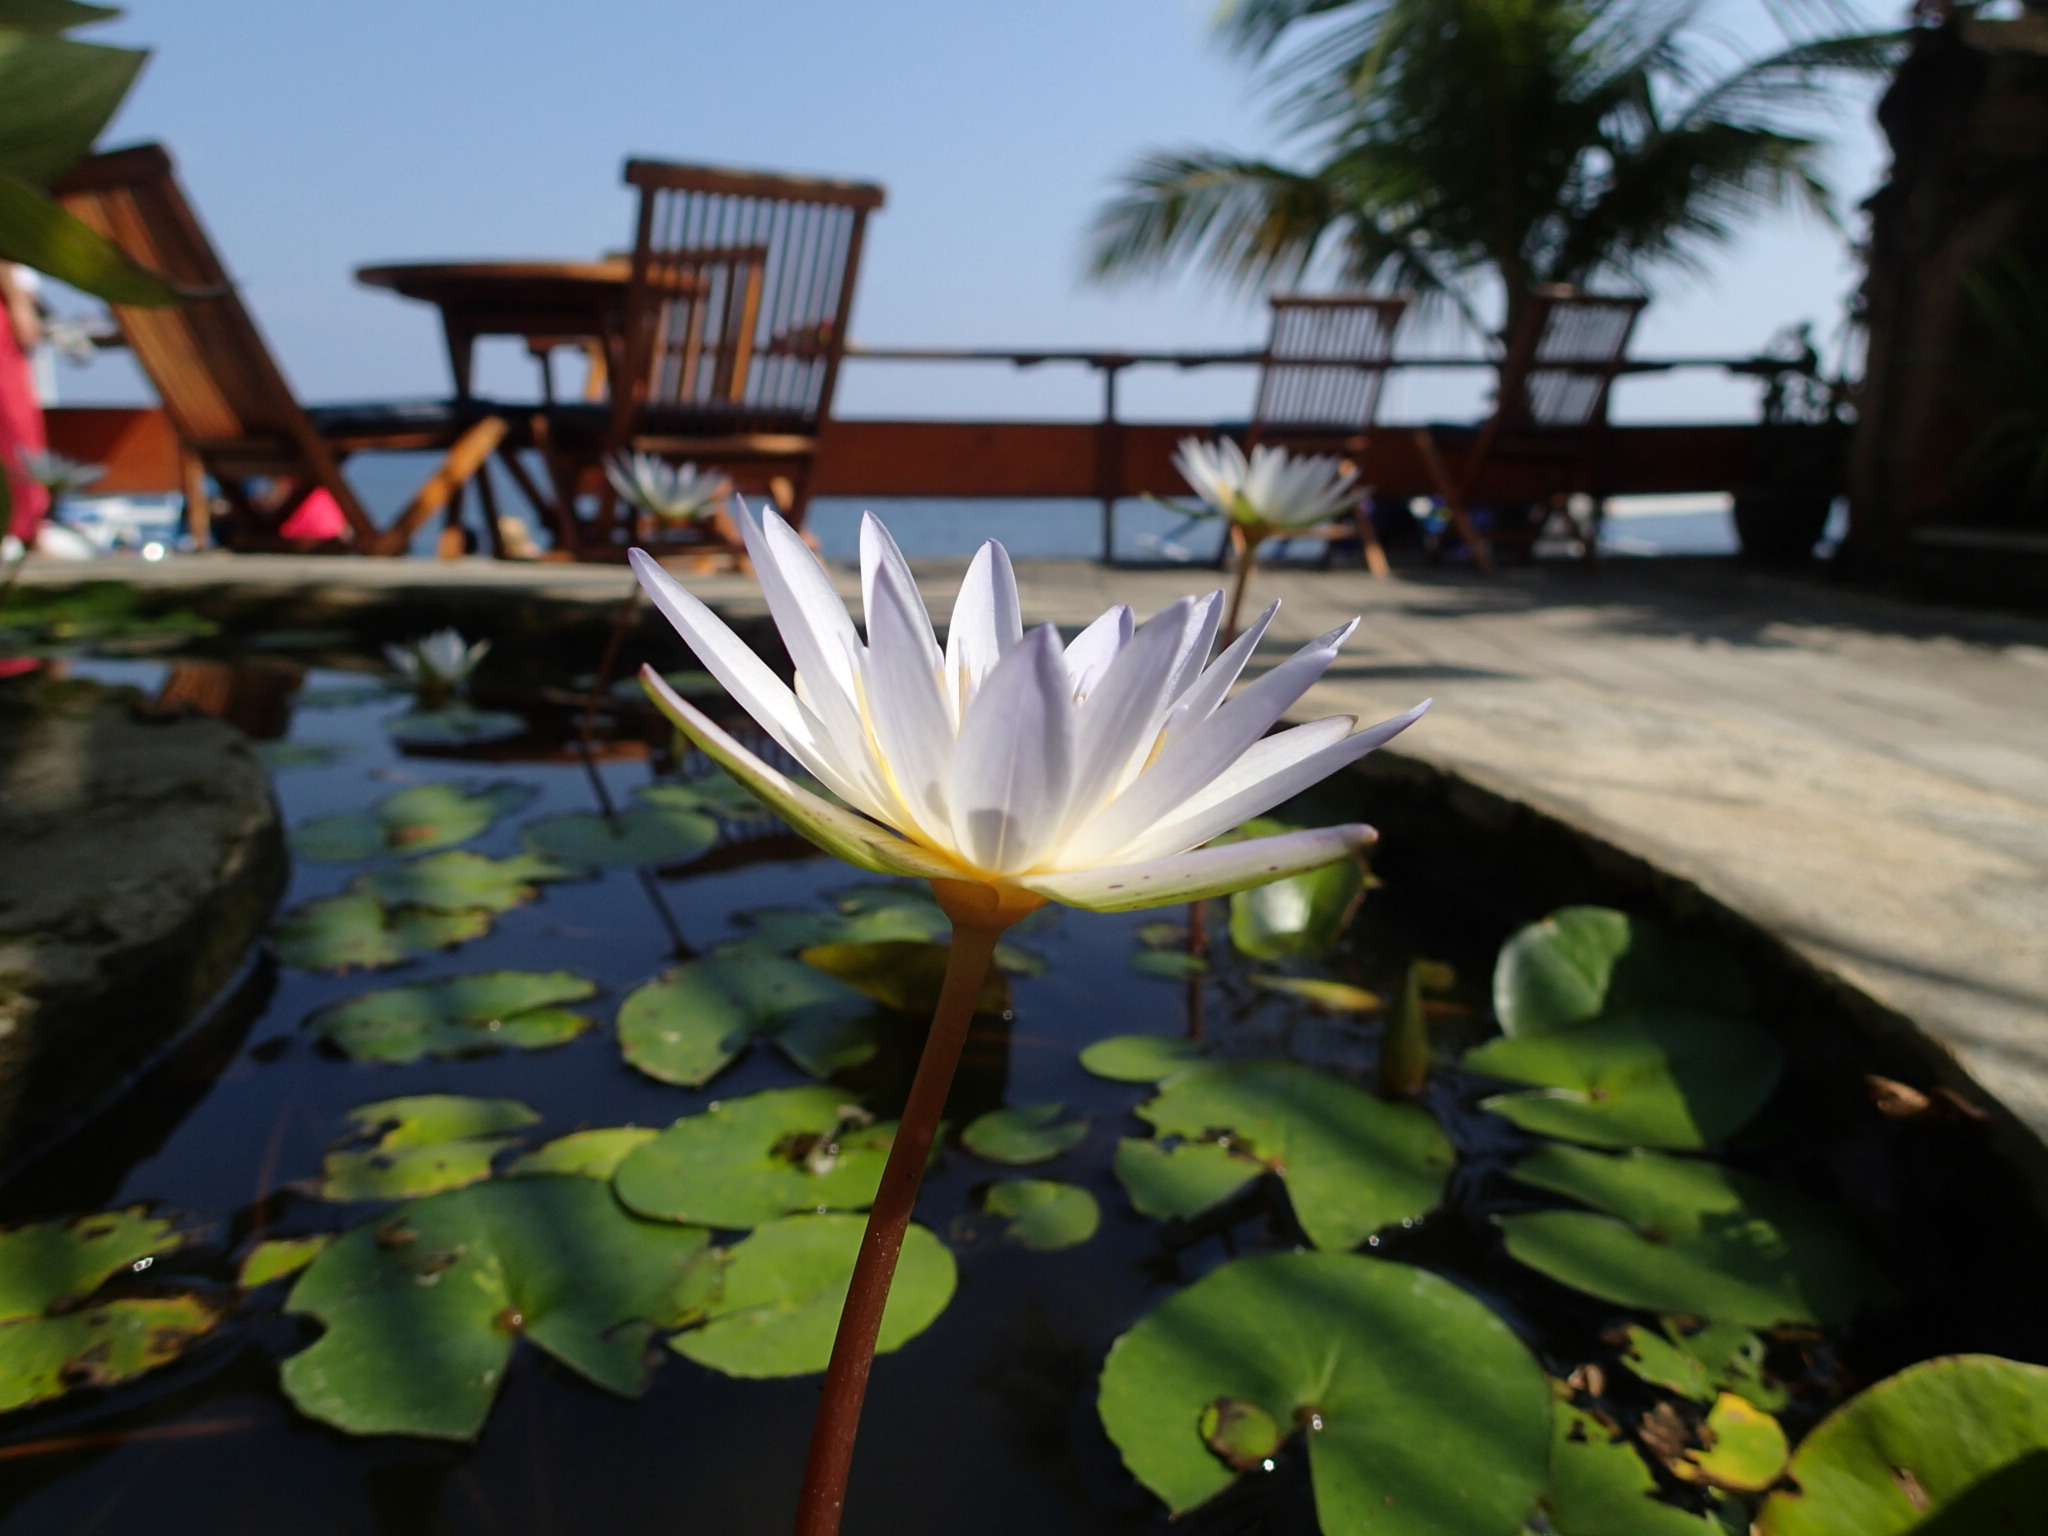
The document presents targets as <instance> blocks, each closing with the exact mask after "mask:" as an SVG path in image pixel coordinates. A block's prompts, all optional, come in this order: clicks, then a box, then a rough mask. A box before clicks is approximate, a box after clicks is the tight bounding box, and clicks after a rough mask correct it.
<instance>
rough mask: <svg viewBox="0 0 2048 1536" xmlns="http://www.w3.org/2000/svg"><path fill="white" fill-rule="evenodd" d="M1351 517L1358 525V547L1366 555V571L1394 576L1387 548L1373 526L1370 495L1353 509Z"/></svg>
mask: <svg viewBox="0 0 2048 1536" xmlns="http://www.w3.org/2000/svg"><path fill="white" fill-rule="evenodd" d="M1351 517H1352V521H1354V522H1356V523H1357V524H1358V547H1359V549H1360V550H1361V551H1362V552H1363V553H1364V556H1365V568H1366V570H1367V571H1368V572H1370V573H1371V574H1372V575H1374V576H1380V577H1386V576H1391V575H1393V574H1394V568H1393V566H1392V565H1391V564H1389V563H1388V561H1387V551H1386V547H1385V546H1384V545H1382V544H1381V543H1380V534H1379V530H1378V529H1377V528H1375V527H1373V525H1372V497H1371V496H1370V495H1368V496H1367V497H1366V498H1365V500H1363V501H1361V502H1360V503H1359V504H1358V505H1357V506H1356V507H1354V508H1352V509H1351Z"/></svg>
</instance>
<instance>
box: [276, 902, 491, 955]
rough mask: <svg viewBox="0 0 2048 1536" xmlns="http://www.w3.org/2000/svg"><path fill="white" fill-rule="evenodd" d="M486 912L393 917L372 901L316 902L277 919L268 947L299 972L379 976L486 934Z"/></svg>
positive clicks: (406, 910)
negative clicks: (378, 972)
mask: <svg viewBox="0 0 2048 1536" xmlns="http://www.w3.org/2000/svg"><path fill="white" fill-rule="evenodd" d="M490 929H491V914H490V913H488V912H429V911H427V910H426V909H425V908H422V907H401V908H399V909H398V910H397V911H393V910H391V909H390V908H388V907H386V906H385V905H384V904H383V903H382V902H380V901H378V900H377V898H376V897H374V896H320V897H316V898H315V899H313V900H312V901H308V902H302V903H301V904H300V905H298V906H296V907H294V908H292V909H291V911H289V912H287V913H285V915H284V916H283V917H281V918H279V919H278V923H277V928H276V931H275V932H274V933H273V934H272V935H271V942H272V943H273V944H274V945H275V946H276V948H277V956H278V958H279V959H280V960H282V961H284V963H285V964H286V965H295V966H297V967H298V968H299V969H300V970H302V971H350V970H364V971H374V970H382V969H384V968H385V967H387V966H393V965H402V964H404V963H405V962H406V961H408V960H411V959H414V958H416V957H418V956H420V955H423V954H426V953H427V952H428V951H430V950H435V949H449V948H452V947H453V946H455V945H457V944H466V943H468V942H469V940H471V939H474V938H480V937H481V936H482V935H484V934H486V933H488V932H490Z"/></svg>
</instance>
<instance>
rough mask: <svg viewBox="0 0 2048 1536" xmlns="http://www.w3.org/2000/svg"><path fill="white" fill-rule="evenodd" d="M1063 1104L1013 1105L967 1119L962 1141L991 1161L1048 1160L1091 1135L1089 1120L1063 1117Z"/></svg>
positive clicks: (1044, 1161)
mask: <svg viewBox="0 0 2048 1536" xmlns="http://www.w3.org/2000/svg"><path fill="white" fill-rule="evenodd" d="M1066 1112H1067V1106H1066V1105H1064V1104H1012V1105H1009V1106H1007V1107H1005V1108H1003V1109H992V1110H990V1111H989V1112H988V1113H987V1114H985V1115H977V1116H975V1118H974V1119H972V1120H970V1121H968V1122H967V1129H966V1130H964V1131H962V1132H961V1133H960V1144H961V1145H962V1146H964V1147H966V1148H967V1150H968V1151H970V1152H972V1153H973V1154H974V1155H975V1156H976V1157H985V1158H987V1159H988V1160H989V1161H990V1162H992V1163H1012V1164H1023V1163H1049V1162H1051V1161H1052V1160H1053V1159H1054V1158H1056V1157H1058V1156H1059V1155H1060V1154H1061V1153H1062V1152H1069V1151H1072V1150H1073V1149H1074V1148H1075V1147H1077V1146H1079V1145H1080V1144H1081V1142H1082V1141H1083V1140H1084V1139H1085V1138H1086V1137H1087V1135H1088V1126H1089V1124H1090V1122H1089V1121H1088V1120H1085V1119H1082V1120H1062V1119H1060V1116H1061V1115H1063V1114H1065V1113H1066Z"/></svg>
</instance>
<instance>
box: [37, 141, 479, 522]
mask: <svg viewBox="0 0 2048 1536" xmlns="http://www.w3.org/2000/svg"><path fill="white" fill-rule="evenodd" d="M52 191H53V192H54V193H55V195H56V197H57V199H58V201H59V202H60V203H62V204H63V206H64V208H65V209H66V210H67V211H68V212H70V213H71V214H72V215H73V216H74V217H76V218H77V219H78V220H79V221H80V222H82V223H84V224H87V225H89V226H91V227H92V228H93V229H94V230H96V231H98V232H99V233H100V234H102V235H104V236H106V237H107V239H109V240H110V241H112V242H113V243H114V245H116V246H117V247H119V248H120V250H121V251H122V252H123V254H125V255H126V256H127V257H128V258H129V259H130V260H131V261H134V262H135V263H136V264H137V265H139V266H142V267H145V268H147V269H149V270H150V271H153V272H155V273H157V274H159V275H160V276H162V277H164V278H165V279H167V280H168V281H169V282H170V283H171V284H172V285H173V286H174V287H175V288H177V289H178V290H179V291H180V292H181V293H183V294H184V295H185V296H186V297H185V299H184V302H183V303H180V304H176V305H170V306H166V307H164V308H160V309H144V308H137V307H133V306H129V305H116V306H114V316H115V319H116V320H117V321H118V322H119V324H120V327H121V334H122V336H123V338H124V339H125V340H126V342H127V344H128V346H129V348H130V349H131V350H132V351H133V352H134V354H135V359H136V361H137V362H138V363H139V364H140V365H141V367H142V371H143V372H144V373H146V374H147V375H149V380H150V382H151V383H152V384H153V385H155V386H156V392H157V394H158V395H159V396H160V397H161V398H162V401H163V407H164V412H165V414H166V415H167V416H168V417H169V418H170V421H171V425H172V426H173V427H174V428H175V429H176V431H177V434H178V437H179V440H180V442H181V443H182V445H183V447H184V450H185V455H186V475H185V481H186V503H187V509H188V521H189V522H190V524H191V529H192V532H193V534H194V535H195V536H196V537H203V536H204V534H205V533H206V531H207V530H206V519H207V510H206V509H207V506H208V501H207V496H206V487H205V483H204V481H205V477H206V476H209V475H210V476H212V478H213V479H214V481H215V482H216V483H217V484H218V485H219V486H220V489H221V493H222V494H223V495H224V496H225V497H226V498H227V501H228V504H229V505H230V506H231V507H232V508H233V510H234V528H233V538H232V540H231V543H232V545H233V546H234V547H236V548H242V549H256V548H273V549H274V548H284V547H288V545H289V542H290V541H286V540H285V539H283V538H282V537H281V535H280V534H279V532H278V530H279V529H280V528H281V527H282V526H283V524H284V522H285V520H286V519H287V518H289V517H290V516H291V514H292V513H293V512H294V511H296V510H297V509H298V507H299V505H300V504H301V503H302V502H304V500H305V499H306V497H308V496H309V495H311V494H312V493H313V492H314V491H316V490H324V491H326V492H327V493H328V494H329V495H330V496H332V497H333V498H334V500H335V503H336V505H337V506H339V507H340V509H341V513H342V516H343V517H344V518H346V519H347V523H348V533H347V536H346V538H345V540H344V541H343V542H342V544H340V545H339V546H336V547H340V548H345V549H350V550H354V551H356V552H359V553H363V554H374V555H399V554H403V553H405V550H406V546H407V545H408V543H409V542H410V541H411V538H412V535H413V533H414V532H415V531H416V530H417V529H418V528H419V527H420V526H421V525H422V524H423V523H425V522H426V521H427V519H428V518H430V517H432V516H433V515H434V514H435V513H436V512H438V511H440V510H441V509H442V508H443V507H445V506H446V505H447V504H448V502H449V500H450V499H451V498H452V497H454V496H455V495H456V493H457V492H458V491H459V490H460V489H461V487H462V486H463V485H464V484H466V483H467V482H468V480H469V479H470V477H471V476H473V475H474V474H476V472H477V470H478V469H479V468H480V467H481V466H482V465H483V463H484V461H485V460H486V459H487V458H489V457H490V455H491V453H492V451H493V450H494V449H495V448H496V447H497V446H498V443H499V442H500V440H501V439H502V438H503V437H504V435H505V431H506V426H505V423H504V422H503V421H501V420H499V419H498V418H496V417H494V416H483V417H481V419H477V420H473V421H467V422H465V421H461V420H458V419H457V418H456V417H455V416H454V415H453V414H452V412H451V411H449V410H448V409H446V408H443V407H438V406H435V405H432V404H422V405H418V406H411V405H393V406H364V407H335V408H331V409H328V410H318V409H316V410H308V409H306V408H305V407H304V406H301V405H300V404H299V402H298V400H297V399H296V398H295V397H294V396H293V394H292V391H291V386H290V385H289V384H287V383H286V382H285V378H284V374H283V373H282V372H281V371H280V370H279V369H278V366H277V363H276V361H275V359H273V358H272V357H271V355H270V349H269V348H268V347H267V346H265V345H264V342H263V336H262V333H261V332H260V331H258V330H257V329H256V324H255V322H254V321H253V320H252V319H251V318H250V316H249V312H248V310H247V309H245V308H244V307H243V305H242V301H241V298H240V296H239V295H238V294H237V293H236V292H235V286H234V283H233V281H232V280H231V279H230V278H229V277H228V274H227V271H226V269H225V268H224V267H223V266H222V265H221V261H220V258H219V256H218V255H217V254H216V253H215V251H214V248H213V243H212V242H211V241H210V240H209V239H208V238H207V235H206V231H205V229H204V227H203V226H201V224H200V222H199V219H198V217H197V215H195V214H194V213H193V211H192V206H191V204H190V203H188V202H187V201H186V199H185V194H184V192H183V191H182V190H181V189H180V187H179V186H178V182H177V177H176V174H175V172H174V171H173V168H172V165H171V157H170V155H169V154H168V153H167V152H166V151H165V150H164V149H163V147H162V146H161V145H156V144H144V145H139V146H137V147H135V148H133V149H123V150H116V151H114V152H113V153H111V154H104V155H93V156H91V157H89V158H88V159H85V160H83V161H80V162H79V163H78V164H77V165H75V166H73V167H72V168H71V169H70V170H69V171H68V172H66V173H65V174H64V175H63V176H62V177H60V178H59V179H58V181H57V183H56V184H55V186H54V187H53V188H52ZM422 448H428V449H431V448H443V449H445V450H446V453H445V456H444V457H443V459H442V461H441V463H440V465H439V467H438V468H436V469H435V471H434V472H433V474H432V475H430V476H429V477H428V479H427V482H426V484H424V485H423V486H421V487H420V489H419V492H418V493H417V494H416V495H415V496H414V497H413V498H412V500H411V501H410V502H409V503H408V504H407V505H406V507H405V510H404V511H403V512H401V513H400V514H399V516H398V519H397V520H396V521H395V522H393V523H392V524H391V526H390V527H388V528H381V529H380V528H378V527H377V526H376V525H375V524H374V523H373V522H372V521H371V520H370V516H369V514H368V513H367V512H366V511H365V510H364V509H363V505H362V502H361V501H360V500H359V499H358V498H357V496H356V493H355V491H354V490H353V489H352V488H351V487H350V486H349V483H348V482H347V481H346V480H345V479H343V478H342V474H341V461H342V460H343V459H344V458H345V457H347V456H348V455H349V454H351V453H359V452H366V451H371V450H377V449H389V450H399V449H422ZM258 481H271V482H274V483H276V484H277V485H279V486H280V487H281V488H282V494H281V495H277V496H265V495H263V494H261V493H260V492H259V491H258V490H257V488H256V485H255V482H258ZM493 531H494V532H495V531H496V530H495V526H494V528H493ZM292 547H299V546H292Z"/></svg>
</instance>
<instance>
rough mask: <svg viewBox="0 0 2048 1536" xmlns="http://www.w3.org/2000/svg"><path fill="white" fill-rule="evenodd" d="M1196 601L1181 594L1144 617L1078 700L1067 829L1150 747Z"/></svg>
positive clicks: (1095, 808) (1103, 800)
mask: <svg viewBox="0 0 2048 1536" xmlns="http://www.w3.org/2000/svg"><path fill="white" fill-rule="evenodd" d="M1195 606H1196V605H1195V600H1194V599H1193V598H1191V597H1184V598H1181V599H1180V600H1179V601H1178V602H1175V603H1172V604H1169V605H1168V606H1167V607H1165V608H1162V609H1161V610H1160V611H1159V612H1158V613H1155V614H1154V615H1152V617H1151V618H1149V619H1147V620H1146V621H1145V623H1144V625H1143V626H1142V627H1141V628H1140V629H1139V630H1138V632H1137V633H1136V634H1135V635H1134V636H1133V637H1132V638H1131V643H1130V644H1129V645H1127V646H1125V647H1124V649H1123V653H1122V654H1121V655H1119V656H1118V657H1117V658H1116V661H1115V663H1114V664H1113V665H1112V666H1111V667H1110V669H1109V671H1108V673H1107V674H1106V675H1105V676H1104V677H1103V680H1102V682H1101V685H1100V686H1099V687H1097V688H1096V690H1095V692H1093V693H1092V694H1090V695H1089V696H1088V698H1087V700H1086V701H1085V702H1084V703H1083V704H1082V705H1081V709H1080V712H1079V714H1078V715H1077V716H1076V722H1075V723H1076V727H1077V734H1076V750H1075V768H1074V791H1073V795H1072V797H1071V809H1070V810H1069V811H1068V815H1067V821H1068V826H1067V828H1066V830H1068V831H1072V830H1074V828H1075V827H1077V826H1078V825H1080V824H1081V823H1082V822H1084V821H1085V820H1086V819H1087V818H1088V817H1090V816H1092V815H1094V813H1095V812H1096V811H1098V810H1100V809H1101V808H1102V807H1103V805H1104V804H1105V803H1106V802H1107V801H1108V800H1109V798H1110V796H1111V795H1113V794H1114V793H1116V790H1117V787H1118V785H1119V784H1120V783H1121V782H1122V780H1123V777H1124V770H1125V768H1126V766H1127V765H1128V764H1129V763H1130V762H1131V760H1132V759H1133V758H1134V757H1138V756H1140V755H1141V754H1143V753H1146V752H1149V751H1150V750H1151V746H1152V742H1153V740H1154V738H1155V737H1156V736H1157V734H1158V727H1157V725H1156V724H1155V722H1156V721H1157V720H1158V718H1159V712H1160V710H1161V709H1163V708H1165V707H1166V706H1167V704H1168V703H1169V702H1170V699H1169V697H1168V694H1167V689H1168V688H1169V687H1170V686H1171V685H1172V680H1173V668H1174V662H1175V659H1176V658H1177V657H1178V656H1179V654H1180V652H1181V650H1182V648H1183V646H1184V645H1185V644H1186V637H1187V630H1188V626H1189V623H1190V621H1191V620H1192V619H1193V617H1194V613H1195Z"/></svg>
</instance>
